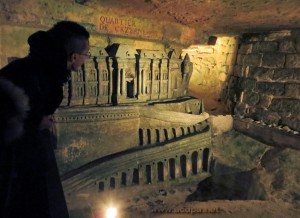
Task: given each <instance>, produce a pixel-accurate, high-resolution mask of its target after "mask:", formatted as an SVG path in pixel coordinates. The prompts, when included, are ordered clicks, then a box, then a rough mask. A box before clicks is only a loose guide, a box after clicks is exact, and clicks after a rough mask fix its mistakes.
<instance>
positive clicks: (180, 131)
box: [139, 122, 206, 146]
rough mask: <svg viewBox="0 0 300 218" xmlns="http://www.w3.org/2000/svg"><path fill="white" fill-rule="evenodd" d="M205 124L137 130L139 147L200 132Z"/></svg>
mask: <svg viewBox="0 0 300 218" xmlns="http://www.w3.org/2000/svg"><path fill="white" fill-rule="evenodd" d="M204 127H206V124H205V123H204V122H202V123H198V124H196V125H192V126H184V127H173V128H163V129H158V128H157V129H143V128H140V129H139V145H140V146H143V145H151V144H157V143H163V142H166V141H169V140H172V139H175V138H179V137H182V136H187V135H191V134H195V133H199V132H202V131H203V129H204Z"/></svg>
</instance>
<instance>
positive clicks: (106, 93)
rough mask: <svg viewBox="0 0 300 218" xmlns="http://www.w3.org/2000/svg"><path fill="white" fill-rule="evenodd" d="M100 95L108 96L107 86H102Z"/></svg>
mask: <svg viewBox="0 0 300 218" xmlns="http://www.w3.org/2000/svg"><path fill="white" fill-rule="evenodd" d="M102 95H103V96H107V95H108V85H107V84H104V85H102Z"/></svg>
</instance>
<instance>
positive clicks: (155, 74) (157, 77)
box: [154, 70, 159, 80]
mask: <svg viewBox="0 0 300 218" xmlns="http://www.w3.org/2000/svg"><path fill="white" fill-rule="evenodd" d="M154 76H155V80H159V73H158V70H155V71H154Z"/></svg>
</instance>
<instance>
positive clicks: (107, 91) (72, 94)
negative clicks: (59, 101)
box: [63, 44, 193, 106]
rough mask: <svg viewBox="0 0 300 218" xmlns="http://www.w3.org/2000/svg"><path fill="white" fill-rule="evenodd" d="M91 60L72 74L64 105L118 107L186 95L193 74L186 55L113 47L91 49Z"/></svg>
mask: <svg viewBox="0 0 300 218" xmlns="http://www.w3.org/2000/svg"><path fill="white" fill-rule="evenodd" d="M91 54H92V57H91V58H89V59H88V60H87V61H86V63H85V64H84V66H83V68H82V70H79V71H77V72H73V73H72V79H71V81H70V83H69V84H67V86H66V87H65V97H66V98H65V101H64V104H63V105H68V106H70V105H90V104H96V105H99V104H100V105H101V104H113V105H116V104H119V103H135V102H146V101H153V100H163V99H172V98H178V97H184V96H187V86H188V82H189V79H190V77H191V74H192V71H193V65H192V63H191V62H190V59H189V56H188V54H186V56H185V58H184V60H181V59H179V58H178V57H176V56H177V55H176V54H175V51H170V52H169V54H166V53H165V52H164V51H158V50H142V49H134V48H132V47H131V46H129V45H121V44H113V45H111V46H109V47H108V48H107V49H106V50H105V49H104V48H96V47H93V48H91Z"/></svg>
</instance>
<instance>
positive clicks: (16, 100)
mask: <svg viewBox="0 0 300 218" xmlns="http://www.w3.org/2000/svg"><path fill="white" fill-rule="evenodd" d="M0 102H1V105H0V145H1V144H2V143H4V144H7V143H10V142H12V141H14V140H15V139H17V138H19V137H20V136H21V135H22V133H23V130H24V129H23V121H24V119H25V118H26V116H27V112H28V111H29V102H28V97H27V96H26V95H25V94H24V91H23V90H22V89H20V88H19V87H17V86H15V85H14V84H13V83H12V82H10V81H9V80H6V79H4V78H0Z"/></svg>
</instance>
